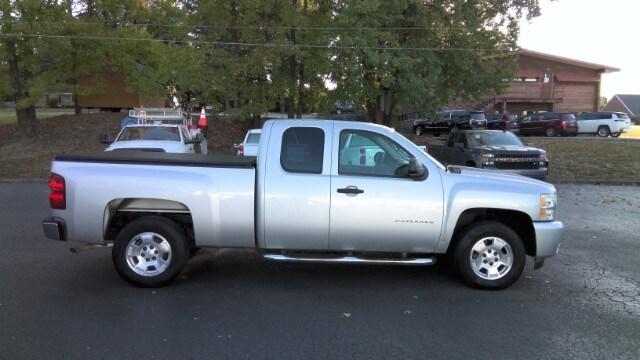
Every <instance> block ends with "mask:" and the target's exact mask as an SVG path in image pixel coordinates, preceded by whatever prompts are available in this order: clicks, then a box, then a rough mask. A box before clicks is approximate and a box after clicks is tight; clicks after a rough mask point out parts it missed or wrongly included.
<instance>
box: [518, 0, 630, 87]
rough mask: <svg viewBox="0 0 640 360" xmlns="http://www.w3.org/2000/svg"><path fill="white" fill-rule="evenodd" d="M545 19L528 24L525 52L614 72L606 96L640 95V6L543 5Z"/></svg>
mask: <svg viewBox="0 0 640 360" xmlns="http://www.w3.org/2000/svg"><path fill="white" fill-rule="evenodd" d="M540 7H541V11H542V15H541V16H539V17H536V18H533V19H532V20H531V21H528V20H522V21H521V29H520V40H519V45H520V47H523V48H525V49H529V50H535V51H539V52H544V53H549V54H553V55H559V56H564V57H568V58H572V59H576V60H582V61H587V62H591V63H596V64H602V65H608V66H613V67H616V68H619V69H621V71H620V72H616V73H609V74H603V75H602V90H601V91H602V96H606V97H607V99H611V98H612V97H613V95H615V94H640V46H638V45H639V43H640V41H639V40H638V37H637V36H638V34H639V33H640V27H639V26H638V23H637V21H638V15H640V0H558V1H550V0H540Z"/></svg>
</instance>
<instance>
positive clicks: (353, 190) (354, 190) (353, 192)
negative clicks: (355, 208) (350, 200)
mask: <svg viewBox="0 0 640 360" xmlns="http://www.w3.org/2000/svg"><path fill="white" fill-rule="evenodd" d="M363 192H364V190H362V189H358V187H357V186H347V187H346V188H342V189H338V193H340V194H347V195H358V194H362V193H363Z"/></svg>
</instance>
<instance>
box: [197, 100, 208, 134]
mask: <svg viewBox="0 0 640 360" xmlns="http://www.w3.org/2000/svg"><path fill="white" fill-rule="evenodd" d="M208 127H209V121H208V120H207V113H205V111H204V107H202V111H201V112H200V118H199V119H198V128H199V129H200V130H201V131H202V135H206V134H207V128H208Z"/></svg>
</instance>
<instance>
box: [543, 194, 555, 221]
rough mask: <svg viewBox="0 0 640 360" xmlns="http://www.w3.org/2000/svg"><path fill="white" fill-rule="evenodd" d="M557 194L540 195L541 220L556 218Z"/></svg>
mask: <svg viewBox="0 0 640 360" xmlns="http://www.w3.org/2000/svg"><path fill="white" fill-rule="evenodd" d="M556 201H557V197H556V194H542V195H540V220H542V221H553V220H555V218H556Z"/></svg>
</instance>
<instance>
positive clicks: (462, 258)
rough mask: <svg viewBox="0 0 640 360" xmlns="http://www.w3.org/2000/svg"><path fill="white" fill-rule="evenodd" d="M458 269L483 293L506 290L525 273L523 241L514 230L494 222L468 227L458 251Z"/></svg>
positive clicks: (464, 278) (459, 243) (456, 259)
mask: <svg viewBox="0 0 640 360" xmlns="http://www.w3.org/2000/svg"><path fill="white" fill-rule="evenodd" d="M455 261H456V267H457V268H458V271H459V272H460V275H461V276H462V278H463V280H464V281H465V282H466V283H467V284H469V285H470V286H473V287H476V288H481V289H503V288H506V287H508V286H510V285H511V284H513V283H514V282H515V281H516V280H518V278H519V277H520V275H521V274H522V270H523V269H524V265H525V262H526V255H525V249H524V245H523V244H522V240H521V239H520V237H519V236H518V234H516V232H515V231H513V230H512V229H511V228H509V227H507V226H505V225H503V224H501V223H498V222H493V221H487V222H481V223H478V224H475V225H471V226H470V227H468V228H467V229H466V230H465V232H464V233H463V234H462V238H461V239H460V241H459V242H458V244H457V246H456V249H455Z"/></svg>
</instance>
